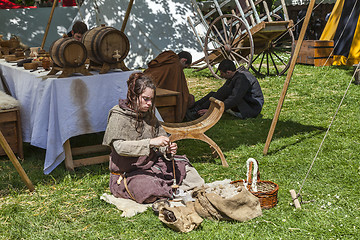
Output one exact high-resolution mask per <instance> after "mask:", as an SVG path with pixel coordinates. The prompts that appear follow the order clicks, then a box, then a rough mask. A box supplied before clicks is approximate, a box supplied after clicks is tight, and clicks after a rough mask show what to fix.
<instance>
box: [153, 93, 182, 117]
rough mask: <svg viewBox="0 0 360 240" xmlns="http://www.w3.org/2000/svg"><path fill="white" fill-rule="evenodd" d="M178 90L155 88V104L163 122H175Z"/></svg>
mask: <svg viewBox="0 0 360 240" xmlns="http://www.w3.org/2000/svg"><path fill="white" fill-rule="evenodd" d="M179 95H180V92H175V91H171V90H167V89H163V88H156V99H155V106H156V108H157V110H158V111H159V113H160V115H161V117H162V118H163V120H164V122H175V119H176V118H175V116H176V104H177V99H178V96H179Z"/></svg>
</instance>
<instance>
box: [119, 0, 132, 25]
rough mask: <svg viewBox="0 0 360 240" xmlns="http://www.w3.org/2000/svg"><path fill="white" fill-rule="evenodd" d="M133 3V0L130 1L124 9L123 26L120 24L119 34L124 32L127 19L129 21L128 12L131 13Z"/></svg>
mask: <svg viewBox="0 0 360 240" xmlns="http://www.w3.org/2000/svg"><path fill="white" fill-rule="evenodd" d="M133 2H134V0H130V2H129V5H128V7H127V9H126V13H125V17H124V21H123V24H122V26H121V30H120V31H121V32H124V31H125V27H126V23H127V21H128V19H129V15H130V11H131V8H132V5H133Z"/></svg>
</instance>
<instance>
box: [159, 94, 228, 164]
mask: <svg viewBox="0 0 360 240" xmlns="http://www.w3.org/2000/svg"><path fill="white" fill-rule="evenodd" d="M210 101H211V104H210V107H209V109H208V111H207V112H206V113H205V114H204V115H203V116H201V117H200V118H198V119H196V120H194V121H190V122H183V123H167V122H161V125H162V126H163V128H164V129H165V131H166V132H168V133H170V134H171V136H170V141H172V142H175V141H177V140H181V139H199V140H201V141H204V142H206V143H207V144H209V145H210V147H211V148H212V149H213V150H215V151H216V153H217V155H218V156H219V157H220V159H221V163H222V165H223V166H224V167H228V166H229V165H228V163H227V162H226V160H225V157H224V154H223V153H222V151H221V149H220V147H219V146H218V145H217V144H216V143H215V142H214V141H213V140H212V139H211V138H209V137H208V136H206V135H205V132H206V131H207V130H208V129H210V128H211V127H212V126H214V125H215V124H216V123H217V122H218V121H219V120H220V118H221V116H222V114H223V112H224V109H225V107H224V103H223V102H222V101H220V100H217V99H215V98H213V97H211V98H210ZM215 151H213V153H215Z"/></svg>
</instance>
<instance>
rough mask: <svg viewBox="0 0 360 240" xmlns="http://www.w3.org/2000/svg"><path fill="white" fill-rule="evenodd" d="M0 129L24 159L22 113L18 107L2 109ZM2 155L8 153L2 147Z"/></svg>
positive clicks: (0, 153)
mask: <svg viewBox="0 0 360 240" xmlns="http://www.w3.org/2000/svg"><path fill="white" fill-rule="evenodd" d="M0 130H1V131H2V133H3V135H4V137H5V139H6V141H7V142H8V144H9V146H10V147H11V149H12V151H13V152H14V153H17V154H18V157H19V158H21V159H23V158H24V154H23V149H22V148H23V143H22V135H21V122H20V113H19V109H18V108H12V109H6V110H0ZM0 155H6V152H5V150H3V149H2V148H0Z"/></svg>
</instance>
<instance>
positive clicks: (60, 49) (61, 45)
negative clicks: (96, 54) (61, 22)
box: [49, 37, 87, 67]
mask: <svg viewBox="0 0 360 240" xmlns="http://www.w3.org/2000/svg"><path fill="white" fill-rule="evenodd" d="M49 52H50V57H51V59H52V61H53V62H54V63H55V64H56V65H57V66H59V67H79V66H81V65H83V64H84V63H85V61H86V58H87V52H86V48H85V46H84V44H83V43H82V42H80V41H77V40H76V39H74V38H69V37H65V38H60V39H58V40H56V41H55V42H54V43H53V44H52V45H51V46H50V50H49Z"/></svg>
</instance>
